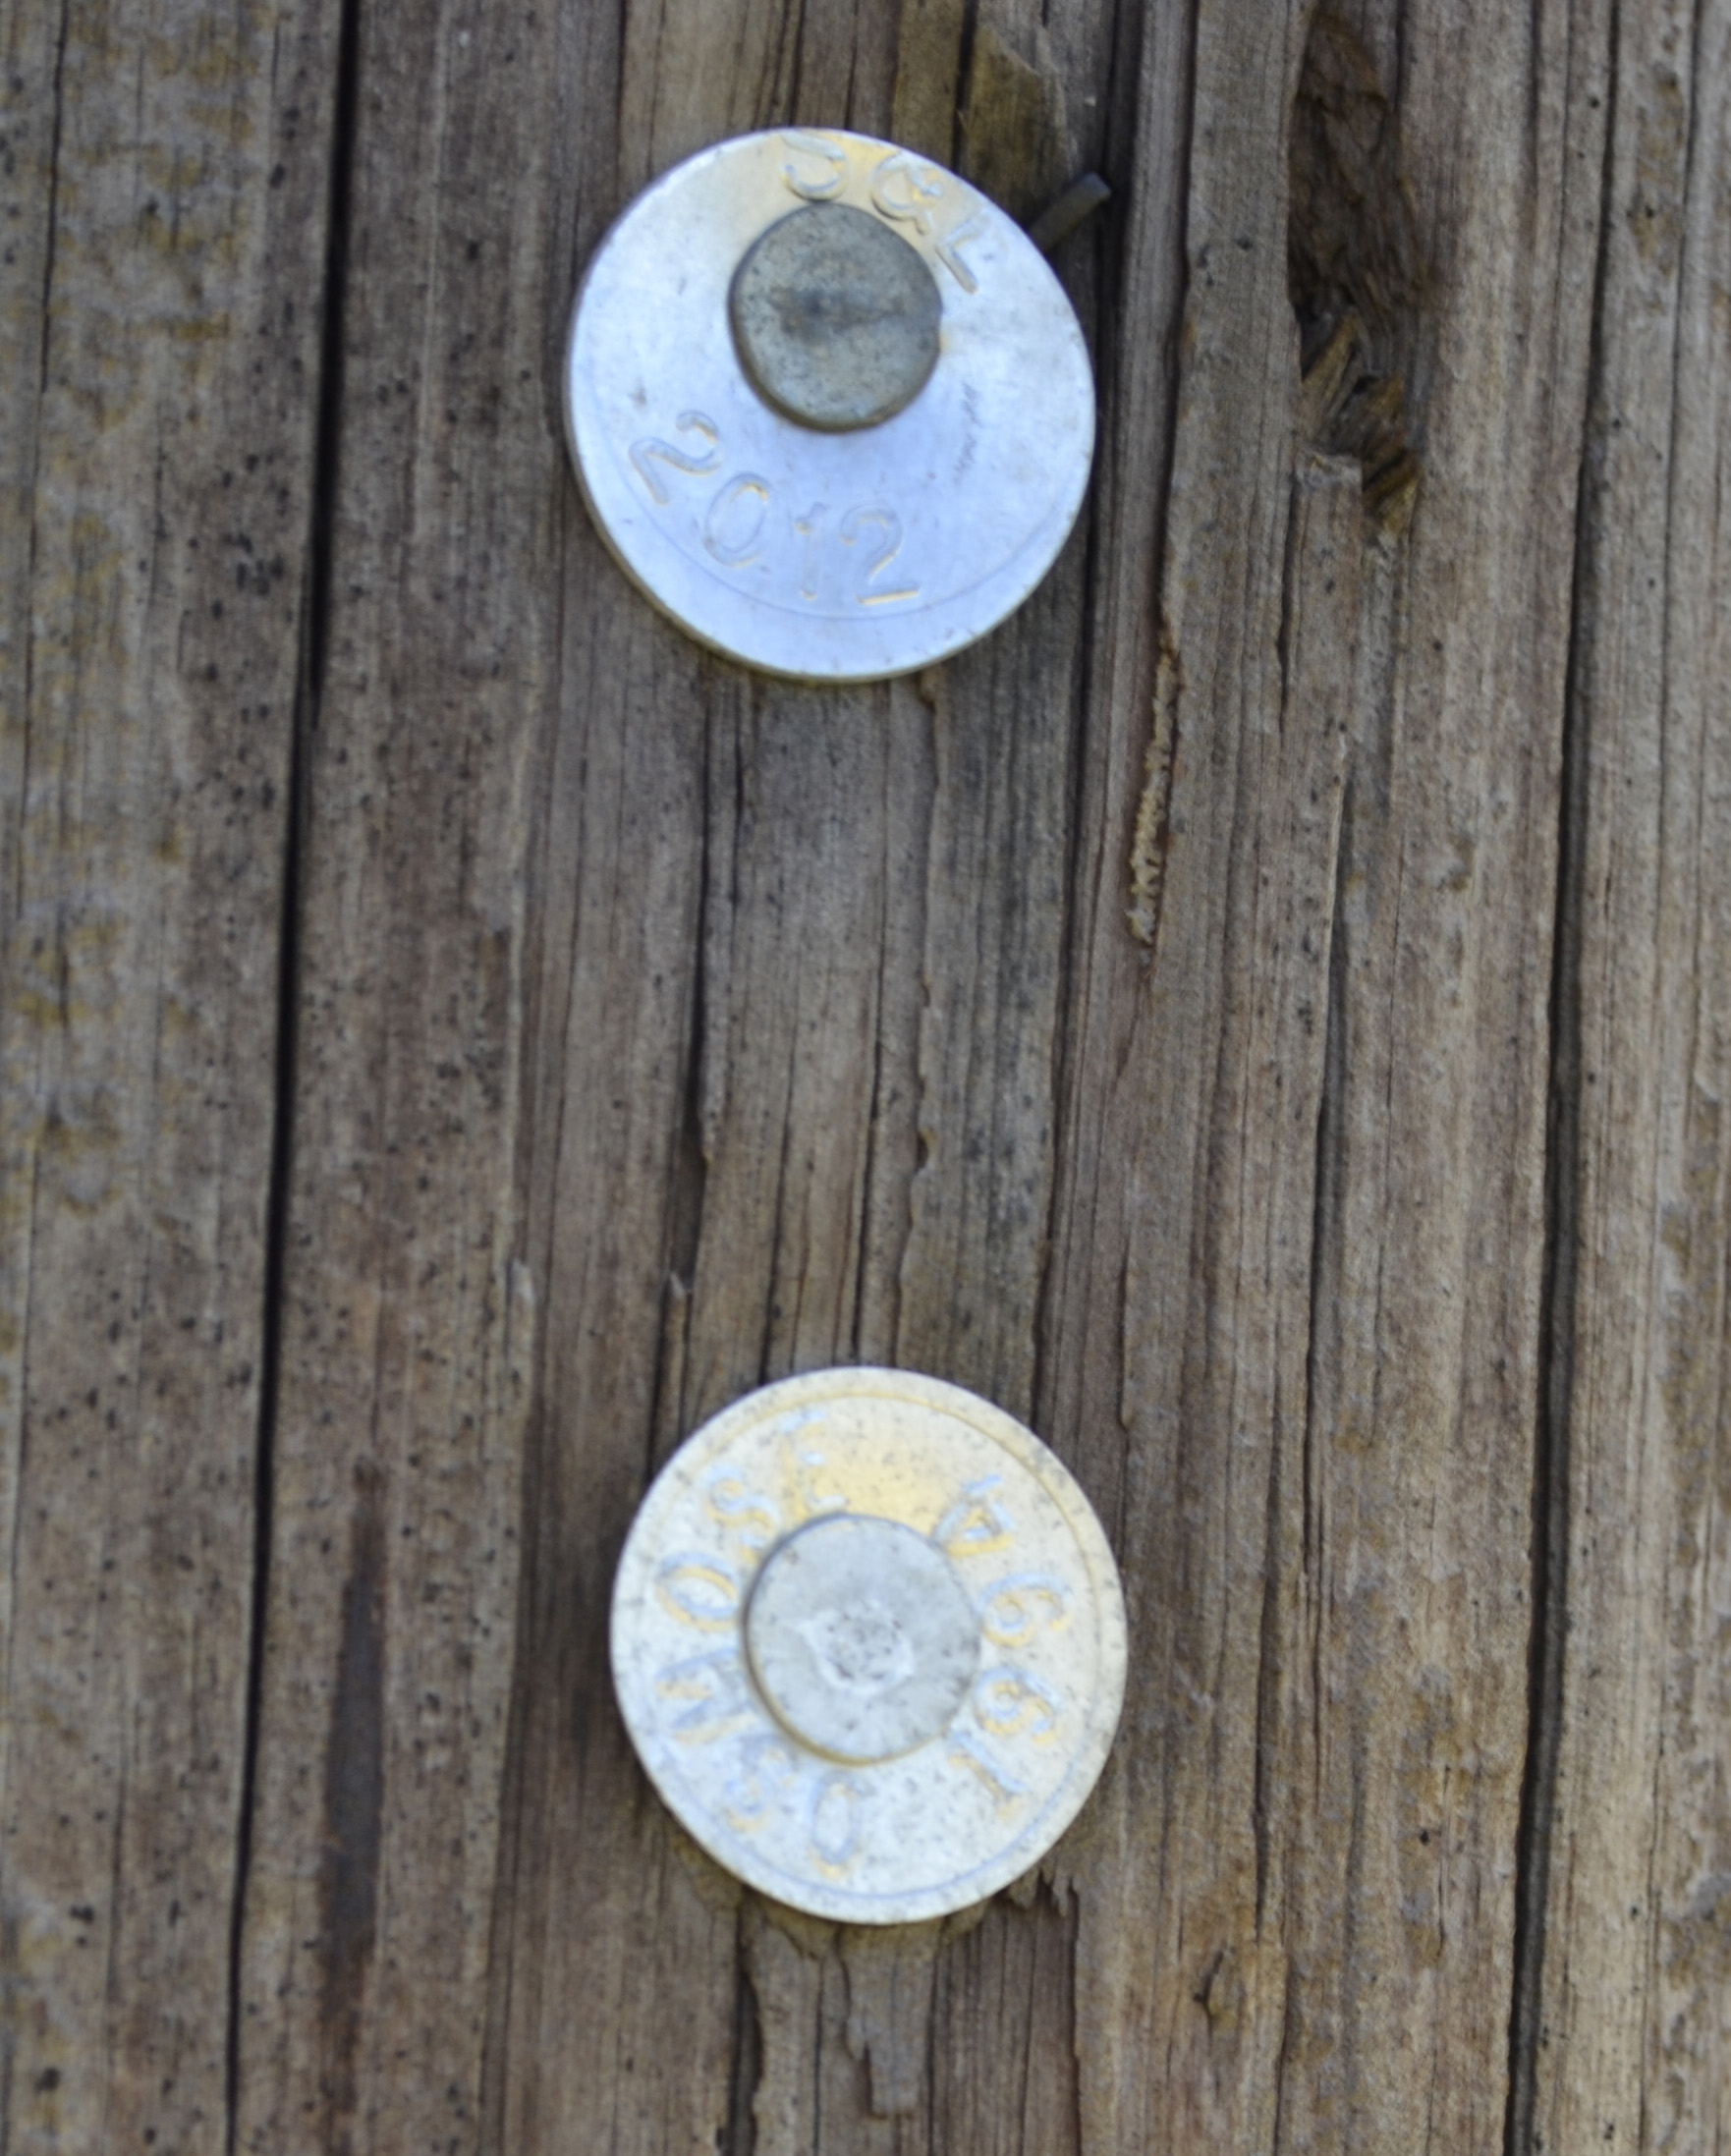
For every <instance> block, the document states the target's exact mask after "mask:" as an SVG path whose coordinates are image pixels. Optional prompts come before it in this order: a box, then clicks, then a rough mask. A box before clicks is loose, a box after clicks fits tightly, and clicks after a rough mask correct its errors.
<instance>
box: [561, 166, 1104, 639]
mask: <svg viewBox="0 0 1731 2156" xmlns="http://www.w3.org/2000/svg"><path fill="white" fill-rule="evenodd" d="M565 403H566V419H567V424H568V426H569V429H570V435H571V447H572V455H573V458H574V460H575V462H576V466H577V471H578V476H579V479H580V480H581V482H582V485H583V490H584V494H585V496H586V500H587V502H588V505H589V508H590V511H591V512H592V514H593V516H594V519H595V523H596V525H598V527H599V528H600V531H601V533H602V535H603V536H604V537H605V539H606V540H607V543H608V545H609V546H610V547H611V548H612V549H613V552H614V553H615V554H616V555H617V557H618V558H619V560H620V562H621V563H622V565H623V566H624V568H625V570H626V571H627V573H628V574H629V575H630V576H631V577H633V578H634V579H635V580H636V581H637V582H638V583H639V584H641V585H642V588H643V590H644V591H645V592H646V593H647V594H648V596H649V597H650V598H651V599H653V600H654V601H655V603H656V604H657V605H658V606H660V607H662V608H663V609H664V610H665V611H666V612H667V613H668V614H670V615H671V616H672V617H673V619H674V620H675V621H677V622H678V623H680V624H681V626H682V627H684V628H685V629H687V630H689V631H690V632H691V634H692V635H694V636H698V637H700V638H701V639H702V641H703V642H705V643H708V644H711V645H713V646H714V647H715V648H716V649H717V650H720V651H724V652H726V653H728V654H729V655H730V656H732V657H734V658H738V659H743V660H745V661H746V662H747V663H748V664H749V665H752V666H756V667H760V668H763V669H764V670H766V671H767V672H770V673H775V674H787V675H793V676H795V677H798V678H800V679H804V680H813V681H834V682H844V681H873V680H877V679H879V678H881V677H883V676H886V675H890V674H902V673H907V672H909V671H910V670H912V669H913V668H916V667H921V666H925V665H928V664H929V663H930V662H931V661H933V660H935V659H941V658H943V657H945V656H947V655H948V654H949V653H950V652H952V651H958V650H960V649H961V648H962V646H963V645H964V644H968V643H972V642H973V641H974V640H975V638H976V637H978V636H984V635H985V633H986V632H987V630H989V629H991V628H993V627H995V626H996V624H997V623H998V622H1000V621H1002V620H1003V618H1004V616H1005V615H1006V614H1009V613H1011V612H1012V611H1013V610H1014V609H1015V608H1016V607H1017V606H1019V605H1020V604H1021V603H1022V601H1023V600H1024V599H1025V598H1026V597H1027V596H1028V594H1029V593H1030V592H1031V591H1032V590H1033V587H1034V585H1035V584H1037V583H1038V582H1039V580H1040V579H1041V578H1042V577H1043V576H1044V575H1045V573H1046V571H1047V570H1048V569H1049V568H1050V567H1051V564H1052V562H1053V560H1054V559H1055V558H1056V556H1057V553H1058V550H1059V548H1060V547H1061V546H1062V545H1063V543H1064V540H1065V538H1066V537H1067V536H1068V534H1069V531H1070V527H1071V525H1073V524H1074V522H1075V520H1076V514H1077V511H1078V510H1079V509H1080V507H1081V505H1082V497H1083V492H1084V489H1085V488H1086V486H1087V483H1088V473H1089V461H1090V459H1091V456H1092V453H1093V425H1094V415H1093V379H1092V375H1091V372H1090V370H1089V359H1088V350H1087V347H1086V345H1085V344H1084V342H1083V336H1082V330H1081V327H1080V325H1079V324H1078V322H1077V319H1076V315H1075V312H1074V310H1073V309H1072V307H1071V305H1070V303H1069V301H1068V300H1067V299H1066V298H1065V296H1064V292H1063V289H1062V287H1061V286H1060V285H1059V283H1058V280H1057V279H1056V277H1054V276H1053V274H1052V272H1051V270H1050V268H1049V267H1048V266H1047V264H1046V261H1045V258H1044V257H1043V256H1042V255H1041V254H1040V252H1039V251H1038V249H1036V248H1035V247H1034V246H1033V243H1032V242H1031V241H1030V240H1029V239H1028V237H1027V236H1026V234H1024V233H1023V231H1022V230H1021V228H1020V227H1019V226H1018V225H1016V224H1015V223H1014V221H1013V220H1012V219H1010V218H1009V217H1007V216H1006V215H1005V214H1004V212H1003V211H1002V210H1000V209H999V208H997V206H996V205H995V204H994V203H992V202H990V201H988V200H987V199H986V197H985V196H984V195H983V194H981V193H978V191H977V189H975V188H971V187H970V186H969V185H968V184H967V182H966V181H963V180H959V179H957V178H956V176H955V175H954V174H953V173H949V172H945V171H944V170H943V169H942V168H941V167H940V166H937V165H933V164H929V163H926V162H925V161H924V160H923V159H921V158H918V157H916V156H914V155H913V154H912V153H911V152H910V151H907V150H903V149H898V148H896V146H895V145H894V144H893V143H890V142H880V141H875V140H873V139H872V138H869V137H867V136H862V135H847V134H843V133H840V132H824V133H810V132H804V131H794V130H787V131H782V132H779V133H773V134H765V135H748V136H742V137H740V138H738V139H737V140H734V141H731V142H722V143H719V144H717V145H716V146H715V147H714V148H712V149H706V150H702V151H700V152H699V153H698V155H697V156H695V157H692V158H689V159H688V160H687V161H686V162H685V163H684V164H682V165H679V166H676V167H675V168H674V170H673V171H671V172H669V173H667V174H665V175H664V176H663V177H662V178H661V179H659V180H657V181H656V182H655V183H654V185H653V186H651V187H650V188H648V189H647V190H645V192H644V193H642V194H641V195H639V196H638V198H637V200H636V201H634V202H633V203H632V204H631V205H630V207H629V208H628V209H627V210H626V211H625V213H624V214H623V215H622V216H621V217H620V219H619V221H618V222H617V223H616V224H615V225H614V227H613V229H612V230H611V232H609V233H608V235H607V237H606V239H605V240H603V241H602V243H601V245H600V247H599V249H597V250H596V252H595V255H594V258H593V260H592V261H591V262H590V264H589V267H588V270H587V273H586V276H585V278H584V281H583V287H582V290H581V291H580V292H579V294H578V300H577V307H576V311H575V313H574V315H573V318H572V326H571V343H570V348H569V352H568V355H567V361H566V400H565Z"/></svg>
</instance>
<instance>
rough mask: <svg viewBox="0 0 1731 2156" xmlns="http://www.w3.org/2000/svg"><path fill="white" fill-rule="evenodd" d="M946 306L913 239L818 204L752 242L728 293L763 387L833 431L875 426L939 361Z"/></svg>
mask: <svg viewBox="0 0 1731 2156" xmlns="http://www.w3.org/2000/svg"><path fill="white" fill-rule="evenodd" d="M942 312H943V306H942V302H941V301H940V300H939V298H938V290H937V285H936V283H935V281H934V280H933V278H932V274H931V272H930V270H929V269H927V268H926V266H925V263H924V262H923V260H922V259H921V256H920V255H919V254H917V253H916V252H915V250H914V249H913V248H911V247H910V246H909V245H908V243H907V242H906V241H905V240H903V239H900V238H899V237H898V236H897V235H896V234H895V233H893V232H892V231H891V230H890V229H889V227H888V226H887V225H885V224H884V223H883V222H882V221H881V220H880V219H878V218H876V217H870V216H867V215H866V214H865V212H864V211H863V210H858V209H850V208H849V207H848V206H847V204H846V203H845V202H813V203H809V204H808V205H807V206H806V207H805V208H804V209H796V210H794V211H793V212H792V213H791V214H790V215H788V216H786V217H783V218H781V219H779V220H778V221H777V222H776V223H775V224H773V225H771V226H770V227H769V230H768V231H767V232H765V233H763V234H762V235H761V236H760V237H759V238H758V239H757V240H756V241H755V242H754V244H753V246H752V247H751V248H750V249H748V251H747V253H746V256H745V258H744V260H743V261H742V262H741V263H740V266H739V268H738V270H737V271H736V272H735V273H734V279H733V283H732V286H731V288H730V289H729V292H728V315H729V318H730V320H731V322H732V324H733V335H734V342H735V344H736V345H737V347H738V349H739V355H740V359H741V360H742V361H743V363H744V365H745V369H746V372H747V374H748V375H749V376H750V377H751V380H752V383H753V385H754V388H755V389H756V390H757V392H758V394H759V395H760V396H762V397H763V398H765V399H766V400H767V401H768V402H769V403H770V404H771V405H773V406H774V407H775V408H776V410H777V411H779V412H783V413H785V414H786V415H787V416H788V417H789V418H790V419H797V420H798V421H799V422H800V423H801V425H803V426H810V427H817V428H820V429H822V430H823V431H824V432H826V433H845V432H847V431H849V430H851V429H853V428H856V427H864V426H876V425H877V424H879V422H880V421H882V420H884V419H888V418H893V417H894V415H896V414H897V413H898V412H900V411H902V410H903V408H904V407H905V406H907V405H909V404H911V403H912V402H913V400H914V398H915V397H917V396H918V395H919V393H920V392H921V390H922V389H923V388H924V387H925V384H926V382H927V380H928V379H929V378H930V375H931V370H932V368H933V367H934V366H935V365H936V364H937V353H938V324H939V321H940V319H941V317H942Z"/></svg>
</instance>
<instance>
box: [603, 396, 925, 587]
mask: <svg viewBox="0 0 1731 2156" xmlns="http://www.w3.org/2000/svg"><path fill="white" fill-rule="evenodd" d="M674 432H675V433H676V434H679V435H683V436H684V437H685V439H684V440H683V441H675V442H670V441H666V440H664V439H663V438H662V437H661V436H660V435H658V434H645V435H643V436H642V437H641V439H639V440H638V441H635V442H633V443H632V445H631V461H632V465H633V468H634V469H635V470H636V471H637V475H638V477H639V478H640V479H642V482H643V488H644V491H645V492H646V493H647V495H648V497H649V499H650V501H651V502H653V503H654V505H655V507H656V508H657V509H666V508H668V507H670V506H671V504H672V501H673V486H674V474H678V475H679V476H680V477H684V478H694V479H716V478H721V483H720V484H719V485H718V486H717V487H716V488H715V490H714V492H713V493H712V494H711V495H710V496H709V499H708V502H707V504H706V506H705V508H704V511H703V515H702V520H701V523H700V525H699V527H698V528H699V530H700V532H701V535H702V541H703V548H704V551H705V552H706V553H707V554H708V556H709V558H710V559H711V560H712V561H713V562H715V563H717V564H718V565H719V566H720V567H721V568H722V569H735V570H738V569H749V568H750V567H751V566H752V564H753V563H754V562H757V561H760V560H762V558H763V557H764V555H765V554H767V553H770V552H772V551H773V552H774V553H776V554H778V555H779V556H781V557H782V558H783V560H784V561H790V562H791V568H792V573H793V574H794V576H796V577H797V579H798V589H799V594H800V597H801V598H802V599H805V600H807V601H808V602H811V603H814V602H815V601H816V600H817V599H818V598H820V597H821V596H822V594H823V592H824V589H825V587H826V585H830V584H831V583H832V582H833V580H835V579H836V578H837V577H839V580H840V581H841V582H842V584H843V586H844V588H845V589H847V590H848V591H849V592H850V593H851V595H852V597H853V599H854V601H855V602H856V604H858V605H860V606H888V605H893V604H894V603H895V602H897V601H898V600H906V599H917V598H918V597H919V596H920V586H919V584H918V583H916V582H914V581H913V580H912V579H910V578H908V577H907V576H905V575H902V574H900V573H899V572H898V571H897V569H896V558H897V556H898V555H899V554H900V553H901V551H902V520H901V518H900V517H898V516H897V514H896V512H895V511H894V510H893V509H892V508H890V506H889V505H888V503H887V502H873V501H865V502H855V503H853V504H851V505H850V506H849V507H847V508H845V509H841V510H834V509H832V508H831V507H830V505H829V504H828V503H827V502H822V501H814V502H811V503H810V504H808V505H806V506H804V507H801V506H799V505H798V504H788V503H785V502H781V501H778V500H777V498H776V493H775V489H774V488H773V487H772V486H771V485H770V483H769V481H768V480H767V479H765V478H762V477H761V476H759V474H758V473H756V472H755V471H737V472H735V473H734V474H733V475H732V476H731V477H721V474H722V470H723V460H722V450H721V430H720V428H719V427H717V425H716V424H715V421H714V420H713V419H711V418H710V417H709V416H708V415H707V414H706V413H702V412H682V413H681V414H680V415H679V417H678V419H677V420H676V421H675V424H674Z"/></svg>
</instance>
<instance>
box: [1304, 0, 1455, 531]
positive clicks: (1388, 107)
mask: <svg viewBox="0 0 1731 2156" xmlns="http://www.w3.org/2000/svg"><path fill="white" fill-rule="evenodd" d="M1289 177H1290V207H1289V212H1288V224H1287V288H1288V291H1289V293H1290V295H1291V299H1292V305H1293V312H1294V313H1295V314H1296V315H1297V317H1298V324H1299V336H1300V364H1301V367H1302V369H1303V373H1304V380H1305V392H1304V396H1303V398H1302V399H1301V403H1300V424H1301V426H1302V428H1303V430H1304V433H1305V436H1306V438H1307V439H1308V440H1309V441H1310V442H1311V443H1312V446H1313V447H1315V448H1316V449H1318V450H1320V451H1322V452H1323V454H1325V455H1327V456H1331V457H1351V458H1356V459H1357V460H1358V462H1359V464H1360V465H1361V467H1362V468H1363V470H1364V475H1365V503H1366V508H1367V510H1368V512H1369V513H1370V514H1371V516H1372V517H1374V518H1375V519H1376V521H1377V522H1378V523H1379V524H1382V525H1385V526H1388V525H1396V526H1400V525H1404V524H1405V522H1406V520H1407V518H1408V517H1409V516H1410V514H1411V511H1412V503H1413V497H1414V492H1415V490H1416V488H1417V485H1418V480H1419V472H1420V463H1421V460H1420V456H1419V452H1418V449H1417V447H1416V445H1415V441H1414V425H1413V420H1412V417H1411V415H1410V413H1409V410H1408V397H1407V389H1406V377H1407V373H1408V360H1409V353H1410V348H1411V344H1412V342H1413V337H1414V332H1415V328H1416V317H1417V312H1418V303H1419V300H1420V297H1421V294H1422V292H1423V289H1424V260H1423V254H1422V250H1421V247H1420V242H1419V230H1418V219H1417V216H1416V214H1415V212H1414V207H1413V198H1412V193H1411V191H1410V189H1409V188H1408V186H1407V183H1406V179H1405V176H1404V174H1403V172H1402V170H1401V144H1400V123H1399V116H1398V114H1397V112H1396V110H1395V108H1394V105H1393V104H1392V102H1391V101H1390V99H1389V97H1388V95H1387V93H1386V91H1385V90H1384V88H1383V85H1382V82H1381V79H1380V77H1379V76H1378V74H1377V71H1376V68H1375V65H1374V63H1373V62H1372V61H1371V59H1370V56H1369V55H1368V53H1367V52H1366V50H1365V48H1364V46H1363V45H1362V44H1361V43H1360V42H1359V39H1358V38H1357V36H1356V35H1355V34H1354V32H1353V31H1352V30H1351V29H1350V28H1348V27H1347V25H1346V24H1345V23H1344V22H1342V21H1341V19H1340V18H1339V17H1338V16H1335V15H1331V14H1329V13H1328V12H1326V11H1325V10H1324V11H1323V12H1321V13H1319V14H1318V15H1317V16H1316V18H1315V21H1314V22H1313V23H1312V27H1311V34H1310V37H1309V39H1308V40H1307V42H1306V46H1305V58H1304V65H1303V68H1302V69H1301V71H1300V76H1299V86H1298V96H1297V100H1296V103H1295V107H1294V111H1293V127H1292V148H1291V155H1290V174H1289Z"/></svg>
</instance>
